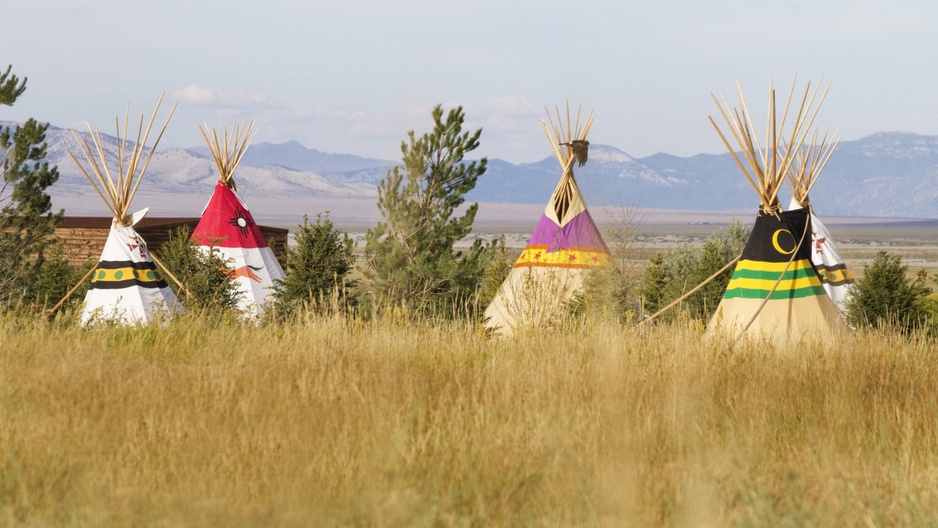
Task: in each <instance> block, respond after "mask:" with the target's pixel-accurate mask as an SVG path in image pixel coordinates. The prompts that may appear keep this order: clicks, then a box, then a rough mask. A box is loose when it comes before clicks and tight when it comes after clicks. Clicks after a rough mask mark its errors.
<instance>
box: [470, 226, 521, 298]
mask: <svg viewBox="0 0 938 528" xmlns="http://www.w3.org/2000/svg"><path fill="white" fill-rule="evenodd" d="M511 257H512V256H511V255H509V254H508V248H507V247H506V246H505V235H500V236H499V237H498V241H497V242H496V244H495V247H494V248H493V250H492V260H491V261H490V262H489V264H488V266H486V267H485V271H484V272H483V273H482V281H481V284H480V285H479V307H480V308H482V309H483V310H485V308H487V307H488V305H489V304H491V303H492V301H493V300H494V299H495V296H496V295H498V290H499V289H501V287H502V283H504V282H505V279H506V278H507V277H508V273H510V272H511V268H512V266H514V262H515V259H513V258H511Z"/></svg>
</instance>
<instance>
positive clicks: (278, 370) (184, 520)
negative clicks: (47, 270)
mask: <svg viewBox="0 0 938 528" xmlns="http://www.w3.org/2000/svg"><path fill="white" fill-rule="evenodd" d="M936 352H938V345H936V343H934V342H933V341H931V340H927V339H924V338H919V337H914V336H913V337H910V338H906V337H901V336H897V335H892V334H869V333H863V332H860V333H857V334H855V335H853V336H850V337H849V338H847V339H846V340H844V341H842V342H837V343H815V342H809V341H808V342H803V343H800V344H798V345H794V346H791V347H788V348H777V347H776V346H774V345H773V344H771V343H755V344H732V343H728V342H709V343H705V342H702V340H701V330H700V327H699V325H698V324H695V323H693V322H689V323H686V324H682V325H678V326H667V327H660V328H655V329H652V330H651V331H649V332H647V333H639V332H636V331H635V330H633V329H631V328H627V327H620V326H615V325H607V324H604V323H599V322H597V323H595V324H582V325H580V326H576V327H570V328H561V329H557V330H555V331H552V332H548V333H541V334H536V335H519V336H515V337H513V338H510V339H501V340H492V339H487V338H486V337H485V336H484V335H482V334H481V333H480V332H479V331H478V329H477V328H475V327H474V326H471V325H462V324H457V323H438V324H430V323H420V324H415V323H407V322H404V321H396V320H391V319H384V320H379V321H373V322H369V323H361V322H357V321H352V322H350V321H346V320H343V319H340V318H325V317H318V316H309V317H308V318H307V319H304V320H302V321H298V322H296V323H295V324H290V325H283V326H278V325H270V326H253V325H242V324H238V323H234V322H231V321H219V320H211V319H205V318H201V317H195V316H187V317H183V318H181V319H179V320H176V321H173V322H171V323H169V324H168V325H167V326H165V327H159V326H150V327H144V328H136V329H134V328H130V329H126V328H109V329H101V330H96V331H82V330H80V329H78V328H76V327H75V326H73V325H68V324H63V323H55V324H51V325H50V324H48V323H45V322H42V321H36V320H26V319H22V318H17V317H12V316H11V317H6V318H4V319H2V320H0V525H5V526H112V525H116V526H387V527H395V526H616V527H618V526H693V527H701V526H896V525H903V526H927V525H935V524H938V427H936V426H938V356H936Z"/></svg>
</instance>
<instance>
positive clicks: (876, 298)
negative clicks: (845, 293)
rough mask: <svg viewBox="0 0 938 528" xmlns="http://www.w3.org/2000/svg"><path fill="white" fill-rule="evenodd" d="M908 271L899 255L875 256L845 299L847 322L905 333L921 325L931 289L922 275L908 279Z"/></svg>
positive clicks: (865, 266)
mask: <svg viewBox="0 0 938 528" xmlns="http://www.w3.org/2000/svg"><path fill="white" fill-rule="evenodd" d="M908 272H909V267H908V266H907V265H903V264H902V257H901V256H899V255H895V256H890V255H889V254H888V253H887V252H885V251H880V252H879V253H877V254H876V258H875V259H873V262H872V263H871V264H864V265H863V278H862V279H860V280H858V281H856V282H855V283H854V289H853V291H852V292H851V294H850V296H849V297H847V301H846V303H845V304H846V308H847V322H848V323H850V324H852V325H869V326H872V327H873V328H879V327H883V326H889V325H896V326H897V327H898V328H900V329H902V330H904V331H911V330H913V329H915V328H918V327H921V326H923V325H924V324H925V323H926V319H927V317H928V310H927V305H926V301H927V299H928V296H929V294H931V289H930V288H929V287H928V286H927V285H926V284H925V282H926V281H925V277H924V276H921V275H920V276H916V277H914V278H908Z"/></svg>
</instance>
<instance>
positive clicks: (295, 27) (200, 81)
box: [0, 0, 938, 163]
mask: <svg viewBox="0 0 938 528" xmlns="http://www.w3.org/2000/svg"><path fill="white" fill-rule="evenodd" d="M0 14H2V15H0V27H2V33H0V65H2V66H3V67H4V69H5V67H6V65H7V64H12V65H13V68H14V71H15V73H17V74H18V75H20V76H28V77H29V83H28V89H27V92H26V94H25V95H24V96H23V97H22V98H21V99H20V101H19V102H18V103H17V104H16V106H14V107H12V108H10V107H0V120H10V119H12V120H20V119H24V118H26V117H36V118H38V119H41V120H43V121H49V122H51V123H52V124H53V125H56V126H65V124H66V120H70V121H71V122H72V123H73V124H75V125H77V124H79V123H81V124H83V123H84V121H85V120H89V121H90V122H91V124H92V125H94V126H96V127H99V128H101V129H102V131H104V132H108V133H110V132H111V130H113V126H114V118H115V117H116V116H118V115H120V116H123V113H124V109H125V107H126V105H127V103H128V102H130V103H131V112H132V115H133V116H136V117H137V118H139V116H140V114H144V113H145V114H147V115H149V113H150V111H151V110H152V107H153V105H154V104H155V102H156V99H157V97H158V95H159V93H160V92H161V91H165V92H166V94H167V98H166V100H167V101H168V102H169V103H170V105H171V103H172V102H178V103H179V108H178V110H177V112H176V115H175V117H174V118H173V120H172V122H171V124H170V128H169V129H168V131H167V135H166V137H165V138H164V142H165V143H164V144H166V145H173V146H195V145H200V144H202V139H201V136H200V135H199V132H198V129H197V127H196V125H197V123H200V122H207V123H208V124H210V125H213V126H214V125H217V124H219V123H220V122H227V121H230V120H232V119H235V118H237V119H241V120H243V119H245V118H249V117H255V116H256V117H257V118H258V123H259V126H260V129H259V133H258V136H257V139H258V140H259V141H271V142H282V141H287V140H291V139H295V140H298V141H300V142H301V143H303V144H304V145H306V146H308V147H312V148H316V149H319V150H323V151H326V152H341V153H352V154H358V155H362V156H372V157H380V158H386V159H399V158H400V150H399V147H400V142H401V141H402V140H403V139H404V138H405V137H406V136H405V135H406V131H407V130H411V129H413V130H416V131H417V132H418V134H419V133H421V132H423V131H426V130H427V129H428V128H429V126H430V110H431V108H432V107H433V105H434V104H436V103H443V104H444V105H445V106H447V107H449V106H453V105H458V104H461V105H463V106H464V107H465V109H466V113H467V116H468V121H469V125H470V126H471V127H474V128H476V127H480V126H481V127H483V134H482V146H481V147H480V149H479V151H478V152H479V154H480V155H484V156H489V157H495V158H502V159H506V160H509V161H512V162H516V163H517V162H527V161H536V160H539V159H542V158H544V157H547V156H548V155H549V154H550V149H549V148H548V147H547V145H546V140H545V139H544V136H543V135H542V133H541V131H540V128H539V127H538V124H537V120H538V119H540V118H542V117H543V116H544V107H545V106H550V107H551V108H553V106H554V105H556V104H563V103H564V101H566V100H570V101H571V102H572V103H577V102H582V104H583V106H584V108H585V109H592V110H595V112H596V120H595V124H594V126H593V129H592V132H591V134H590V138H589V139H590V140H591V141H593V142H595V143H603V144H609V145H613V146H616V147H618V148H620V149H622V150H624V151H626V152H627V153H629V154H631V155H633V156H636V157H642V156H647V155H650V154H654V153H656V152H662V151H663V152H669V153H672V154H678V155H684V156H687V155H693V154H696V153H700V152H710V153H717V152H722V151H723V146H722V144H721V143H720V142H719V139H718V137H717V135H716V134H715V132H714V131H713V129H712V127H711V125H710V123H709V122H708V120H707V116H708V115H711V114H714V113H715V106H714V103H713V102H712V100H711V99H710V92H712V91H713V92H716V91H723V92H726V93H727V94H731V92H732V91H733V90H734V89H735V83H736V81H737V80H738V81H739V82H740V83H741V84H742V86H743V90H744V92H745V94H746V96H747V99H748V101H749V104H750V107H752V108H754V109H760V110H759V111H756V110H754V113H756V114H760V113H762V112H761V109H763V108H764V106H765V101H766V96H767V88H768V80H769V77H770V76H773V77H774V79H775V85H776V88H777V89H778V90H779V91H780V92H787V88H788V86H789V85H790V83H791V80H792V79H793V77H794V75H795V74H797V75H798V80H799V86H801V87H803V86H804V84H805V83H806V82H807V81H809V80H812V81H816V80H817V79H818V78H819V77H820V76H821V75H824V79H825V83H826V82H827V81H830V82H831V83H832V87H831V91H830V94H829V95H828V98H827V101H826V102H825V104H824V107H823V108H822V110H821V114H820V117H819V120H818V122H817V123H816V124H817V125H819V126H820V127H821V128H822V129H838V130H839V132H840V135H842V136H843V137H844V139H846V140H851V139H857V138H860V137H863V136H865V135H867V134H870V133H873V132H878V131H885V130H900V131H908V132H916V133H921V134H938V60H936V59H938V57H936V55H938V30H936V28H938V2H935V1H934V0H910V1H904V0H882V1H879V0H843V1H841V0H821V1H807V0H805V1H802V0H796V1H788V2H765V1H757V0H710V1H706V2H702V1H695V0H694V1H692V0H687V1H667V0H664V1H647V2H646V1H642V2H638V1H622V0H619V1H597V0H576V1H565V2H560V1H555V0H542V1H538V2H532V1H526V0H520V1H518V0H498V1H495V0H491V1H490V0H475V1H472V2H447V1H444V0H397V1H387V0H362V1H356V0H343V1H309V0H303V1H295V2H294V1H281V0H274V1H268V2H258V1H257V0H253V1H250V2H248V1H244V0H227V1H225V2H218V1H214V0H210V1H206V0H185V1H182V0H166V1H155V2H154V1H149V2H142V1H137V0H113V1H112V0H106V1H105V0H85V1H82V0H0ZM170 105H167V107H166V108H165V109H164V115H165V113H166V111H168V106H170Z"/></svg>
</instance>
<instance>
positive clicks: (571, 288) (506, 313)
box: [485, 108, 611, 334]
mask: <svg viewBox="0 0 938 528" xmlns="http://www.w3.org/2000/svg"><path fill="white" fill-rule="evenodd" d="M557 119H558V123H562V121H561V119H560V115H559V110H558V116H557ZM566 121H567V127H566V129H565V130H563V129H562V127H559V126H556V125H555V124H554V122H553V120H552V119H551V118H550V114H549V113H548V121H547V122H545V121H541V128H542V129H543V131H544V134H545V135H546V136H547V140H548V141H549V142H550V144H551V147H552V148H553V151H554V154H555V155H556V156H557V159H558V161H559V162H560V165H561V167H562V169H563V173H562V175H561V177H560V181H559V182H558V183H557V187H556V188H555V189H554V192H553V194H552V195H551V197H550V201H549V202H548V203H547V207H546V208H545V209H544V214H543V215H541V219H540V221H539V222H538V224H537V227H536V228H535V229H534V233H533V234H532V235H531V238H530V239H529V240H528V243H527V245H526V246H525V248H524V251H522V253H521V256H520V257H519V258H518V260H517V262H515V264H514V267H513V268H512V269H511V270H510V272H509V273H508V277H507V278H506V279H505V281H504V282H503V283H502V285H501V287H500V288H499V290H498V292H497V293H496V295H495V298H494V299H493V300H492V302H491V303H490V304H489V306H488V307H487V308H486V309H485V318H486V323H485V326H486V328H488V329H491V330H493V331H495V332H498V333H502V334H508V333H511V331H512V330H514V329H516V328H546V327H549V326H550V325H551V324H552V323H554V322H555V321H556V320H557V318H558V316H559V315H561V314H562V310H563V306H564V304H565V303H567V302H568V301H570V300H571V299H573V297H574V296H575V295H576V294H577V293H579V292H581V291H582V290H583V287H584V274H585V273H586V272H588V271H590V270H595V269H599V268H603V267H606V266H608V265H609V264H610V262H611V256H610V254H609V249H608V248H607V247H606V243H605V242H604V241H603V238H602V236H601V235H600V233H599V230H598V229H597V228H596V224H595V223H594V222H593V218H592V217H591V216H590V213H589V210H588V209H587V207H586V202H585V201H584V200H583V195H582V194H581V193H580V189H579V187H577V184H576V180H575V179H574V177H573V165H574V163H575V162H579V163H580V164H581V165H582V164H583V163H585V162H586V158H587V155H588V150H587V149H588V148H589V142H588V141H587V140H586V135H587V133H588V132H589V129H590V126H591V125H592V122H593V115H592V113H591V114H590V115H589V117H587V119H586V122H585V124H584V125H583V127H582V129H581V128H580V122H579V115H578V116H577V119H576V125H575V126H574V127H571V126H570V113H569V108H568V109H567V119H566ZM564 147H566V148H564Z"/></svg>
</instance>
